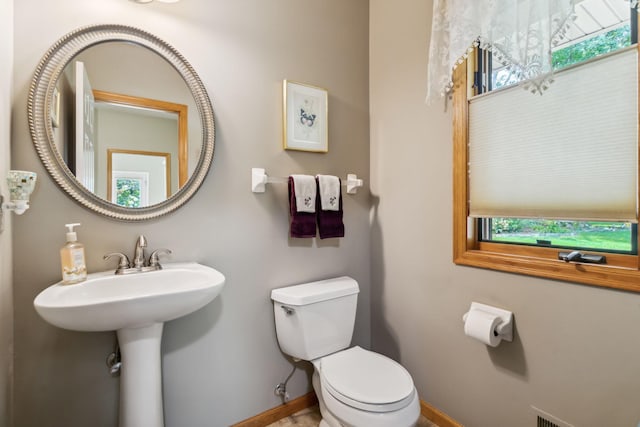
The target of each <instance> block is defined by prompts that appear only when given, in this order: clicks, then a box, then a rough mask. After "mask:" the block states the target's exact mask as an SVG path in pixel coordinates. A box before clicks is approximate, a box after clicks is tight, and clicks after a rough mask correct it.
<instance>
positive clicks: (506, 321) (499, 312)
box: [462, 302, 513, 342]
mask: <svg viewBox="0 0 640 427" xmlns="http://www.w3.org/2000/svg"><path fill="white" fill-rule="evenodd" d="M473 310H480V311H484V312H485V313H490V314H493V315H494V316H498V317H499V318H500V320H501V322H500V323H499V324H498V325H497V326H496V329H495V331H493V333H494V334H495V335H496V336H499V337H500V338H502V339H503V340H505V341H509V342H511V341H513V313H512V312H511V311H508V310H503V309H501V308H497V307H493V306H491V305H486V304H481V303H479V302H472V303H471V307H470V308H469V311H468V312H466V313H465V314H464V315H462V321H463V322H466V320H467V316H468V315H469V313H470V312H471V311H473Z"/></svg>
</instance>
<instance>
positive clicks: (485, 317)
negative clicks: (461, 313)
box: [464, 310, 502, 347]
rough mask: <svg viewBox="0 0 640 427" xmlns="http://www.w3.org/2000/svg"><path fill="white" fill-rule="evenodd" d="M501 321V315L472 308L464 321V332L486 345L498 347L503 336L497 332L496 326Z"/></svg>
mask: <svg viewBox="0 0 640 427" xmlns="http://www.w3.org/2000/svg"><path fill="white" fill-rule="evenodd" d="M500 321H501V319H500V317H498V316H496V315H494V314H491V313H487V312H486V311H482V310H471V311H469V313H467V318H466V320H465V322H464V333H465V335H467V336H469V337H471V338H475V339H477V340H478V341H481V342H483V343H485V344H486V345H490V346H491V347H497V346H498V344H500V341H502V338H500V337H499V336H498V335H497V334H496V333H495V330H496V326H498V325H499V324H500Z"/></svg>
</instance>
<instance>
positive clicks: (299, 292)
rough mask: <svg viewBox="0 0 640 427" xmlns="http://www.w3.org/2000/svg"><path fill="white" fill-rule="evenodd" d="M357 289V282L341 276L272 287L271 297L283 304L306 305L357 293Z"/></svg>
mask: <svg viewBox="0 0 640 427" xmlns="http://www.w3.org/2000/svg"><path fill="white" fill-rule="evenodd" d="M359 290H360V289H359V288H358V282H356V281H355V280H354V279H352V278H351V277H349V276H342V277H336V278H333V279H326V280H319V281H317V282H309V283H303V284H301V285H294V286H287V287H285V288H279V289H273V290H272V291H271V299H272V300H274V301H276V302H279V303H283V304H290V305H306V304H313V303H315V302H320V301H326V300H330V299H334V298H339V297H344V296H347V295H353V294H357V293H358V292H359Z"/></svg>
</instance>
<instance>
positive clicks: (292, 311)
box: [280, 305, 295, 316]
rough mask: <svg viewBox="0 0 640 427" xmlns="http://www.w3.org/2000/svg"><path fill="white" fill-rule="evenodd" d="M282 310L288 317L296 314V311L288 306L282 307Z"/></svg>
mask: <svg viewBox="0 0 640 427" xmlns="http://www.w3.org/2000/svg"><path fill="white" fill-rule="evenodd" d="M280 308H282V309H283V310H284V312H285V313H286V315H287V316H291V315H292V314H293V313H295V310H294V309H293V308H291V307H287V306H286V305H281V306H280Z"/></svg>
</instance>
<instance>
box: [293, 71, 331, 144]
mask: <svg viewBox="0 0 640 427" xmlns="http://www.w3.org/2000/svg"><path fill="white" fill-rule="evenodd" d="M282 89H283V98H284V100H283V106H284V111H283V117H284V132H283V134H284V149H285V150H300V151H313V152H316V153H326V152H327V151H329V138H328V134H329V125H328V121H327V118H328V116H329V114H328V113H329V107H328V103H327V98H328V93H327V90H326V89H322V88H319V87H315V86H310V85H305V84H302V83H296V82H292V81H288V80H284V81H283V82H282Z"/></svg>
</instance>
